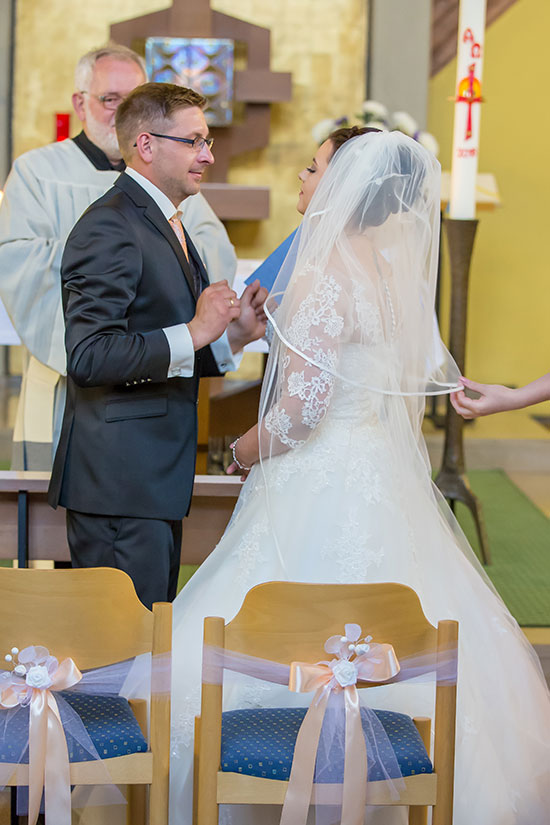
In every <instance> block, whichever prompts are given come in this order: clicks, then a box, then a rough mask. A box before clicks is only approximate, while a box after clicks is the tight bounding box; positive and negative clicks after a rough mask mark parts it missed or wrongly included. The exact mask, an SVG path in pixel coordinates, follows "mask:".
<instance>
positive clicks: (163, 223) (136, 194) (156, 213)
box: [115, 173, 202, 300]
mask: <svg viewBox="0 0 550 825" xmlns="http://www.w3.org/2000/svg"><path fill="white" fill-rule="evenodd" d="M115 186H116V187H117V188H119V189H122V190H123V191H124V192H126V194H127V195H129V196H130V197H131V199H132V200H133V201H134V203H135V204H136V206H139V207H140V208H141V209H143V210H144V216H145V217H146V218H147V220H148V221H150V222H151V223H152V224H153V226H154V227H155V229H158V231H159V232H160V233H161V235H163V236H164V238H165V239H166V240H167V241H168V243H169V244H170V246H171V247H172V249H173V250H174V252H175V254H176V257H177V259H178V261H179V264H180V266H181V268H182V270H183V274H184V275H185V280H186V281H187V284H188V286H189V289H190V290H191V295H192V296H193V297H194V298H195V300H196V299H197V296H196V295H195V284H194V282H193V274H192V272H191V269H190V267H189V262H188V261H187V258H186V257H185V255H184V252H183V249H182V248H181V244H180V242H179V240H178V238H177V236H176V233H175V232H174V230H173V229H172V227H171V226H170V224H169V222H168V221H167V220H166V218H165V217H164V215H163V214H162V212H161V210H160V209H159V207H158V206H157V204H156V203H155V201H154V200H153V198H151V197H150V195H148V194H147V192H146V191H145V189H143V187H141V186H140V185H139V183H137V182H136V181H135V180H133V178H131V177H130V176H129V175H125V174H124V173H123V174H122V175H121V176H120V177H119V178H117V180H116V181H115ZM174 211H175V210H174ZM186 239H187V241H188V243H189V239H188V236H187V233H186ZM193 249H194V247H193ZM194 252H195V255H196V254H197V253H196V250H195V249H194ZM201 276H202V275H201Z"/></svg>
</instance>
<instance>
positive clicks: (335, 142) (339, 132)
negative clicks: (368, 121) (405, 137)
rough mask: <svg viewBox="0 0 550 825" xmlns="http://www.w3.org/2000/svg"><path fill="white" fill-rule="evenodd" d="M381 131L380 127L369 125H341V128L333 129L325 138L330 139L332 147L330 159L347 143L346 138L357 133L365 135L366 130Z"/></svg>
mask: <svg viewBox="0 0 550 825" xmlns="http://www.w3.org/2000/svg"><path fill="white" fill-rule="evenodd" d="M381 131H382V130H381V129H372V128H371V127H370V126H343V127H342V128H341V129H335V130H334V132H331V133H330V135H329V136H328V138H327V140H330V142H331V143H332V148H333V151H332V155H331V157H330V159H331V160H332V158H333V157H334V155H335V154H336V152H337V151H338V149H340V148H341V147H342V146H343V145H344V143H347V142H348V140H351V139H352V138H354V137H359V135H366V134H367V133H368V132H381Z"/></svg>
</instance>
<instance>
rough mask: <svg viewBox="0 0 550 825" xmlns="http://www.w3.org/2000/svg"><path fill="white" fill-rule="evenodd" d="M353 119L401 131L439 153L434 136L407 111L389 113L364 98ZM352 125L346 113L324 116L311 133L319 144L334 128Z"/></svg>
mask: <svg viewBox="0 0 550 825" xmlns="http://www.w3.org/2000/svg"><path fill="white" fill-rule="evenodd" d="M355 120H357V121H359V124H360V125H361V126H369V127H370V128H371V129H381V130H382V131H383V132H388V131H399V132H403V133H404V134H405V135H408V136H409V137H412V138H414V140H416V141H418V143H420V144H421V146H424V148H425V149H428V151H430V152H432V154H434V155H435V156H436V157H437V156H438V155H439V144H438V142H437V140H436V139H435V137H434V136H433V135H432V134H431V133H430V132H426V131H424V130H422V129H420V128H419V126H418V123H417V122H416V120H415V119H414V118H413V117H412V115H410V114H409V113H408V112H391V113H390V112H389V111H388V108H387V107H386V106H384V104H383V103H379V102H378V101H377V100H365V102H364V103H363V104H362V106H361V111H360V112H359V114H357V115H355ZM359 124H358V125H359ZM352 125H353V123H352V119H351V118H349V117H348V116H347V115H344V116H343V117H340V118H336V119H334V118H325V119H324V120H321V121H319V123H316V124H315V126H314V127H313V129H312V130H311V134H312V135H313V138H314V139H315V140H316V141H317V143H319V144H321V143H323V142H324V141H325V140H326V139H327V137H328V136H329V135H330V133H331V132H333V131H334V130H335V129H340V128H342V127H345V126H352Z"/></svg>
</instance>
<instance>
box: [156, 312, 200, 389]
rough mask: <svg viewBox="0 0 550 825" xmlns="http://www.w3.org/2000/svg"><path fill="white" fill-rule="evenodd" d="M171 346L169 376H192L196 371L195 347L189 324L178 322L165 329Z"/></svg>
mask: <svg viewBox="0 0 550 825" xmlns="http://www.w3.org/2000/svg"><path fill="white" fill-rule="evenodd" d="M162 331H163V332H164V334H165V335H166V338H167V339H168V346H169V347H170V365H169V367H168V378H191V377H192V375H193V373H194V371H195V348H194V347H193V339H192V338H191V333H190V332H189V330H188V329H187V324H176V325H175V326H173V327H165V328H164V329H163V330H162Z"/></svg>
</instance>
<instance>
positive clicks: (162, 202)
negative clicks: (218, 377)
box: [126, 166, 242, 378]
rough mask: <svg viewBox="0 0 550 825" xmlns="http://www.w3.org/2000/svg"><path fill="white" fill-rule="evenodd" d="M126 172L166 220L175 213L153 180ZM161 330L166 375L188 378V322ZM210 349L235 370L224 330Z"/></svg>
mask: <svg viewBox="0 0 550 825" xmlns="http://www.w3.org/2000/svg"><path fill="white" fill-rule="evenodd" d="M126 174H127V175H129V177H131V178H132V179H133V180H135V182H136V183H139V185H140V186H141V187H142V189H145V191H146V192H147V194H148V195H149V196H150V197H151V198H153V200H154V201H155V203H156V205H157V206H158V208H159V209H160V211H161V212H162V214H163V215H164V217H165V218H166V220H167V221H169V220H170V218H172V217H173V216H174V215H175V214H176V213H177V209H176V208H175V206H174V204H173V203H172V201H171V200H170V198H169V197H168V196H167V195H165V194H164V192H162V191H161V190H160V189H159V188H158V186H155V184H154V183H151V181H150V180H148V179H147V178H145V177H144V176H143V175H141V174H140V173H139V172H136V170H135V169H132V167H131V166H127V167H126ZM173 231H174V230H173V229H172V227H170V232H173ZM162 331H163V332H164V334H165V335H166V338H167V339H168V346H169V347H170V366H169V367H168V378H178V377H180V378H190V377H191V376H192V375H193V371H194V369H195V348H194V346H193V339H192V338H191V333H190V332H189V330H188V328H187V324H175V325H174V326H172V327H165V328H163V330H162ZM210 349H211V350H212V354H213V356H214V358H215V359H216V363H217V365H218V369H219V370H220V372H227V371H228V370H236V369H238V367H239V364H240V363H241V359H242V353H237V354H233V352H232V351H231V346H230V344H229V340H228V338H227V332H224V333H223V335H221V336H220V337H219V338H218V339H217V340H216V341H214V342H213V343H212V344H210Z"/></svg>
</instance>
